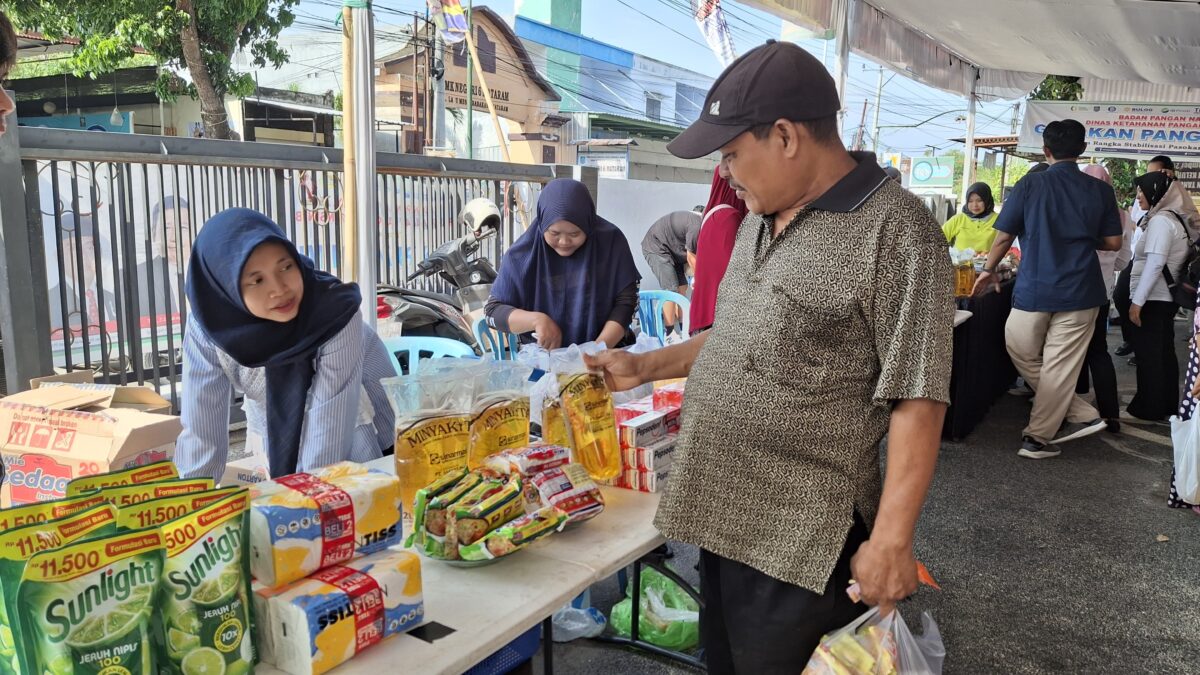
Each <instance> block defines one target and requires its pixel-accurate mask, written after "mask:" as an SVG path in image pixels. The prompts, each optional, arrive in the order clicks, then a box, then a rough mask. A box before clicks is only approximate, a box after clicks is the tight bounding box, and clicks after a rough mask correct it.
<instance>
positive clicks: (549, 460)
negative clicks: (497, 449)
mask: <svg viewBox="0 0 1200 675" xmlns="http://www.w3.org/2000/svg"><path fill="white" fill-rule="evenodd" d="M570 461H571V449H570V448H567V447H564V446H561V445H544V444H538V445H531V446H528V447H525V448H519V449H516V450H508V451H505V452H501V453H497V454H495V455H492V456H491V457H488V458H487V460H486V462H485V466H486V467H487V468H489V469H491V470H493V471H496V472H497V473H501V474H504V475H506V476H507V475H509V474H518V475H520V476H525V477H529V476H532V475H534V474H536V473H538V472H540V471H546V470H547V469H553V468H555V467H559V466H562V465H564V464H567V463H569V462H570Z"/></svg>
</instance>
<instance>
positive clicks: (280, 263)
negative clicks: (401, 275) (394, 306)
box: [175, 209, 396, 480]
mask: <svg viewBox="0 0 1200 675" xmlns="http://www.w3.org/2000/svg"><path fill="white" fill-rule="evenodd" d="M187 296H188V300H189V302H190V304H191V314H190V317H189V318H190V321H189V322H188V324H187V334H186V335H185V337H184V361H183V393H182V396H183V401H182V421H183V434H182V435H181V436H180V438H179V443H178V444H177V446H176V451H175V462H176V464H177V465H178V466H179V469H180V471H181V472H182V473H183V474H184V475H185V476H188V477H193V476H211V477H213V478H214V479H216V480H220V479H221V477H222V474H223V472H224V470H225V463H226V460H227V456H228V453H229V407H230V401H231V394H232V393H233V391H234V390H237V391H240V392H242V393H243V394H244V403H243V405H242V407H243V408H244V409H245V411H246V423H247V432H248V433H247V446H248V449H250V450H251V451H252V452H253V451H256V450H258V449H259V448H260V447H262V446H265V450H266V452H265V455H266V459H267V464H268V467H269V470H270V473H271V476H272V477H276V476H283V475H287V474H290V473H295V472H296V471H305V470H309V469H315V468H319V467H322V466H326V465H329V464H333V463H335V462H339V461H342V460H352V461H357V462H365V461H369V460H372V459H375V458H378V457H380V456H382V453H383V451H384V449H385V448H389V447H391V445H392V440H391V439H392V434H393V433H394V429H393V422H394V420H393V413H392V409H391V406H390V405H389V404H388V402H387V397H386V395H385V394H384V392H383V388H382V386H380V384H379V380H380V378H384V377H390V376H394V375H395V374H396V373H395V370H394V369H393V368H392V364H391V360H390V359H389V358H388V355H387V352H386V350H385V349H384V347H383V342H382V341H381V340H380V339H379V337H378V336H377V335H376V334H375V332H374V331H373V330H371V328H370V327H369V326H367V325H365V324H364V323H363V321H362V320H361V319H360V317H359V313H358V312H359V304H360V301H361V297H362V296H361V295H360V293H359V290H358V286H357V285H355V284H343V283H342V282H341V281H339V280H338V279H337V278H336V277H333V276H332V275H330V274H327V273H325V272H321V271H319V270H317V269H315V268H314V267H313V263H312V261H311V260H309V259H308V258H307V257H305V256H302V255H300V253H299V252H298V251H297V250H296V247H295V246H293V245H292V243H291V242H290V241H288V239H287V236H286V235H285V234H284V232H283V230H282V229H280V227H279V226H278V225H276V224H275V223H274V222H272V221H271V219H270V218H267V217H266V216H264V215H262V214H261V213H258V212H256V211H251V210H249V209H229V210H227V211H223V212H221V213H219V214H217V215H216V216H215V217H214V218H213V219H212V220H210V221H208V222H207V223H206V224H205V225H204V227H203V228H201V230H200V233H199V235H198V236H197V237H196V242H195V245H194V247H193V249H192V258H191V262H190V264H189V266H188V275H187Z"/></svg>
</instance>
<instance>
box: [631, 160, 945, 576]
mask: <svg viewBox="0 0 1200 675" xmlns="http://www.w3.org/2000/svg"><path fill="white" fill-rule="evenodd" d="M855 160H856V161H858V162H859V165H858V167H857V168H856V169H854V170H853V171H851V173H850V174H848V175H847V176H846V177H845V178H844V179H842V180H841V181H840V182H839V183H838V184H837V185H835V186H834V187H833V188H831V189H830V190H829V191H828V192H826V193H825V194H824V195H822V196H821V197H820V198H818V199H816V200H815V201H813V202H812V203H811V204H810V205H809V206H807V207H805V208H804V209H802V210H801V211H800V213H798V214H797V215H796V217H795V219H794V220H793V221H792V222H791V223H790V224H789V225H788V226H787V228H785V229H784V231H783V232H782V233H781V234H780V235H779V236H778V237H777V238H774V239H772V230H773V227H774V222H773V219H772V218H770V217H762V216H756V215H754V214H751V215H749V216H747V218H746V220H745V221H744V222H743V223H742V225H741V227H740V229H739V231H738V235H737V242H736V244H735V245H734V249H733V256H732V258H731V260H730V262H729V269H728V271H727V272H726V273H725V278H724V280H723V281H722V282H721V289H720V292H719V294H718V298H717V311H716V323H715V326H714V328H713V329H712V332H711V333H710V334H709V336H708V341H707V342H706V343H705V345H704V348H703V349H702V350H701V352H700V355H699V356H698V357H697V359H696V362H695V364H694V365H693V366H692V370H691V373H690V375H689V377H688V381H687V389H686V397H685V401H684V408H683V430H682V433H681V435H680V438H679V447H680V449H681V454H680V456H679V457H678V458H677V460H676V466H675V468H674V470H673V471H672V475H671V480H670V483H669V485H668V487H667V491H666V494H665V495H664V497H663V501H662V504H661V506H660V508H659V511H658V516H657V518H656V519H655V524H656V525H657V526H658V529H659V530H661V531H662V533H663V534H664V535H666V536H667V537H668V538H671V539H675V540H678V541H683V542H687V543H691V544H695V545H697V546H700V547H702V548H704V549H707V550H708V551H711V552H713V553H716V554H717V555H720V556H724V557H726V558H730V559H732V560H736V561H739V562H742V563H744V564H747V565H750V566H751V567H754V568H755V569H758V570H760V571H762V572H764V573H766V574H768V575H770V576H772V577H775V578H777V579H780V580H783V581H785V582H787V583H791V584H795V585H798V586H801V587H803V588H807V589H810V590H813V591H816V592H818V593H820V592H823V591H824V589H825V585H826V583H827V581H828V579H829V576H830V574H831V573H832V572H833V568H834V565H835V563H836V562H837V559H838V555H839V554H840V552H841V550H842V547H843V546H844V544H845V542H846V535H847V532H848V531H849V529H850V526H851V524H852V522H853V514H854V512H855V510H857V511H858V512H859V513H860V514H861V515H862V516H863V518H864V519H865V520H866V521H867V523H868V524H872V523H873V522H874V518H875V513H876V511H877V510H878V507H879V496H880V491H881V479H880V471H879V449H878V447H879V442H880V441H881V440H882V439H883V436H884V434H885V433H886V432H887V429H888V420H889V418H890V415H891V410H892V407H893V405H894V404H895V402H897V401H899V400H903V399H920V398H924V399H933V400H936V401H942V402H948V401H949V392H950V367H951V350H952V345H951V343H952V335H953V320H954V298H953V283H952V270H951V266H950V260H949V256H948V255H947V253H946V240H945V238H944V237H943V236H942V233H941V231H940V229H939V228H938V226H937V223H936V222H935V221H934V219H933V217H932V215H931V214H930V213H929V210H928V209H926V208H925V206H924V205H923V204H922V203H921V201H920V200H919V199H918V198H917V197H915V196H914V195H912V194H911V193H909V192H908V191H906V190H905V189H904V188H902V187H901V186H900V185H899V184H898V183H896V182H894V181H892V180H889V179H888V178H887V177H886V174H884V173H883V171H882V169H880V168H879V166H878V164H876V163H875V160H874V157H873V156H872V155H859V154H857V153H855Z"/></svg>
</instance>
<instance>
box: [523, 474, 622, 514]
mask: <svg viewBox="0 0 1200 675" xmlns="http://www.w3.org/2000/svg"><path fill="white" fill-rule="evenodd" d="M530 482H531V483H533V485H534V486H535V487H536V488H537V491H538V494H540V495H541V498H542V501H543V502H544V503H545V504H546V505H548V506H554V507H557V508H558V509H559V510H561V511H563V512H565V513H566V514H567V522H568V523H579V522H583V521H585V520H590V519H592V518H595V517H596V516H598V515H600V512H601V511H603V510H604V495H602V494H600V488H599V487H597V486H596V482H595V481H593V480H592V478H591V477H590V476H588V474H587V471H586V470H585V469H584V468H583V466H582V465H579V464H567V465H565V466H561V467H558V468H554V469H549V470H547V471H543V472H541V473H538V474H535V475H534V476H533V478H531V479H530Z"/></svg>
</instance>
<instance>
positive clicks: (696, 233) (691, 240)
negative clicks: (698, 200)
mask: <svg viewBox="0 0 1200 675" xmlns="http://www.w3.org/2000/svg"><path fill="white" fill-rule="evenodd" d="M692 213H696V214H699V215H700V226H699V227H689V228H688V231H687V241H686V242H684V243H685V246H684V248H685V250H686V251H687V271H688V273H689V274H688V275H689V276H691V277H692V285H693V286H695V284H696V248H697V247H698V246H699V245H700V228H701V227H703V226H704V205H703V204H697V205H695V206H693V207H692ZM689 295H691V294H690V293H689Z"/></svg>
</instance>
